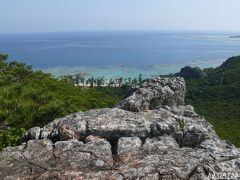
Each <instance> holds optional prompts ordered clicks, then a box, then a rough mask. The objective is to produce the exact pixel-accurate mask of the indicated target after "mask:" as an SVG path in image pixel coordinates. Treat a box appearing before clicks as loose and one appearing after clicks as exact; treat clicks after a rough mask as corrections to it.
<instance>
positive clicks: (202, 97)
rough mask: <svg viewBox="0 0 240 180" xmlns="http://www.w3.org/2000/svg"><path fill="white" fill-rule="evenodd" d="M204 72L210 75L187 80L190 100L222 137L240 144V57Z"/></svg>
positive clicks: (188, 98)
mask: <svg viewBox="0 0 240 180" xmlns="http://www.w3.org/2000/svg"><path fill="white" fill-rule="evenodd" d="M204 71H205V72H206V73H207V75H208V76H207V77H204V78H202V79H198V80H186V82H187V89H188V92H187V97H186V101H187V103H189V104H191V105H193V106H194V107H195V109H196V111H197V112H198V113H199V114H201V115H203V116H205V117H206V119H207V120H208V121H209V122H210V123H211V124H213V126H214V128H215V129H216V131H217V133H218V135H219V136H220V137H221V138H223V139H227V140H229V141H230V142H231V143H233V144H235V145H236V146H238V147H240V90H239V89H240V78H239V75H240V56H237V57H232V58H230V59H228V60H227V61H226V62H224V63H223V64H222V65H221V66H219V67H218V68H210V69H205V70H204Z"/></svg>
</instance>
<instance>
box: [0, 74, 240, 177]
mask: <svg viewBox="0 0 240 180" xmlns="http://www.w3.org/2000/svg"><path fill="white" fill-rule="evenodd" d="M185 92H186V85H185V82H184V79H183V78H178V77H177V78H159V77H157V78H153V79H150V80H148V81H146V82H144V83H143V85H141V86H139V87H136V88H135V89H134V91H133V92H132V93H131V94H130V95H129V96H128V97H127V98H126V99H124V100H122V101H121V102H120V103H119V104H118V105H117V106H116V107H115V108H112V109H110V108H106V109H96V110H91V111H88V112H78V113H74V114H71V115H69V116H66V117H64V118H60V119H56V120H54V121H53V122H51V123H49V124H47V125H45V126H44V127H43V128H40V127H34V128H31V129H30V130H29V131H28V132H27V133H26V134H25V136H24V137H23V143H22V144H21V145H20V146H17V147H7V148H5V149H3V150H2V151H1V152H0V179H111V180H113V179H116V180H121V179H145V180H147V179H149V180H154V179H156V180H157V179H176V180H178V179H179V180H180V179H181V180H182V179H209V178H210V176H211V175H214V174H215V173H223V172H233V173H238V175H239V174H240V150H239V149H238V148H236V147H235V146H233V145H231V144H229V143H228V142H226V141H224V140H221V139H220V138H219V137H218V136H217V134H216V133H215V131H214V129H213V127H212V125H211V124H209V123H208V122H207V121H206V120H205V119H204V118H203V117H201V116H199V115H198V114H197V113H196V112H195V111H194V108H193V107H192V106H190V105H185V104H184V97H185Z"/></svg>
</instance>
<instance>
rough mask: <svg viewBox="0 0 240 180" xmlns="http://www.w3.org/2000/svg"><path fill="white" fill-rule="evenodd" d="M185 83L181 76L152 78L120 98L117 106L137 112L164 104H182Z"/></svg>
mask: <svg viewBox="0 0 240 180" xmlns="http://www.w3.org/2000/svg"><path fill="white" fill-rule="evenodd" d="M185 92H186V85H185V81H184V79H183V78H179V77H177V78H175V77H174V78H160V77H157V78H154V79H149V80H147V81H146V82H144V83H143V84H142V85H141V86H140V87H137V88H136V89H135V91H134V92H133V94H132V95H130V96H129V97H127V98H126V99H124V100H122V101H121V102H120V103H119V104H118V106H117V107H119V108H121V109H125V110H128V111H133V112H139V111H143V110H149V109H157V108H160V107H164V106H179V105H183V104H184V97H185Z"/></svg>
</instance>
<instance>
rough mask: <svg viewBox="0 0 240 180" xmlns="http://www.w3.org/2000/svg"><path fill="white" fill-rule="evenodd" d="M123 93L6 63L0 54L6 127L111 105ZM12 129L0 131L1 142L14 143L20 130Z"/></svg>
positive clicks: (0, 109) (0, 112) (1, 120)
mask: <svg viewBox="0 0 240 180" xmlns="http://www.w3.org/2000/svg"><path fill="white" fill-rule="evenodd" d="M122 89H124V88H122ZM122 92H124V90H121V91H119V90H118V92H117V90H116V88H115V90H113V88H112V87H105V88H103V87H102V88H101V87H99V88H80V87H75V86H73V85H72V84H70V83H69V82H67V81H64V80H57V79H55V78H53V77H52V76H51V75H50V74H46V73H43V72H41V71H36V72H34V71H33V70H32V68H31V66H27V65H25V64H23V63H18V62H7V55H0V102H1V103H0V124H4V125H7V126H9V127H15V128H25V129H28V128H30V127H33V126H43V125H45V124H46V123H48V122H50V121H52V120H54V119H55V118H58V117H62V116H65V115H67V114H70V113H73V112H77V111H87V110H89V109H94V108H105V107H112V106H114V105H115V104H116V103H117V102H118V101H119V98H120V97H121V96H123V93H122ZM13 132H14V129H13V130H11V129H10V130H7V131H5V130H2V131H1V132H0V136H1V137H4V139H3V140H2V138H1V144H4V145H9V144H11V143H12V145H14V144H16V142H18V140H13V139H17V138H16V137H17V136H18V135H20V133H19V132H18V131H16V134H14V133H13ZM15 135H16V137H15ZM11 136H12V137H11ZM11 138H13V139H11ZM2 141H4V143H3V142H2ZM2 146H3V145H2Z"/></svg>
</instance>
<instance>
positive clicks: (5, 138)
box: [0, 128, 26, 149]
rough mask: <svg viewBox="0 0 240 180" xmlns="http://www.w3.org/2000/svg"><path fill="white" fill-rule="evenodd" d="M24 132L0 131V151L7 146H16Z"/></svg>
mask: <svg viewBox="0 0 240 180" xmlns="http://www.w3.org/2000/svg"><path fill="white" fill-rule="evenodd" d="M25 132H26V130H25V129H24V128H8V129H5V130H0V139H1V141H0V149H2V148H4V147H7V146H16V145H18V144H19V143H20V141H21V137H22V136H23V134H24V133H25Z"/></svg>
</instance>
